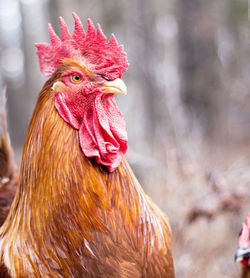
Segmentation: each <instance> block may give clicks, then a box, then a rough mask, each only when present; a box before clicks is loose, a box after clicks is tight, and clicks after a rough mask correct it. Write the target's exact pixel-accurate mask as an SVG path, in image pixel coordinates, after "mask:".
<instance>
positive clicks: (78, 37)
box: [36, 13, 128, 80]
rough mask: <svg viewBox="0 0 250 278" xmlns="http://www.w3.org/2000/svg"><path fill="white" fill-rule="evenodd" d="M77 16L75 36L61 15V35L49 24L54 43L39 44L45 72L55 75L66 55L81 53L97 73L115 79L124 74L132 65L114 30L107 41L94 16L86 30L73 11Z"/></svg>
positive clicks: (41, 68)
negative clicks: (129, 65) (71, 33)
mask: <svg viewBox="0 0 250 278" xmlns="http://www.w3.org/2000/svg"><path fill="white" fill-rule="evenodd" d="M73 17H74V20H75V29H74V33H73V35H72V36H71V35H70V33H69V30H68V27H67V25H66V23H65V21H64V19H63V18H62V17H59V21H60V25H61V39H60V38H59V37H58V36H57V35H56V33H55V31H54V29H53V27H52V26H51V24H49V25H48V29H49V36H50V41H51V44H49V43H37V44H36V47H37V55H38V58H39V63H40V70H41V72H43V73H44V74H45V75H52V74H53V73H54V72H55V71H56V70H57V68H58V66H59V65H60V64H61V62H62V60H63V59H64V58H73V59H74V58H75V59H81V57H85V58H86V59H87V61H88V63H90V64H91V65H92V66H93V67H94V70H95V72H96V73H98V74H101V75H105V76H106V77H107V78H109V79H111V80H112V79H115V78H118V77H121V76H122V74H123V73H124V72H125V71H126V70H127V68H128V61H127V55H126V53H125V52H124V51H123V46H122V45H120V46H119V45H118V43H117V41H116V38H115V36H114V35H113V34H112V35H111V37H110V39H109V41H108V42H107V40H106V37H105V35H104V34H103V32H102V29H101V26H100V25H99V24H97V29H95V26H94V24H93V22H92V20H91V19H88V30H87V33H86V34H85V31H84V28H83V26H82V23H81V21H80V19H79V17H78V16H77V14H76V13H73Z"/></svg>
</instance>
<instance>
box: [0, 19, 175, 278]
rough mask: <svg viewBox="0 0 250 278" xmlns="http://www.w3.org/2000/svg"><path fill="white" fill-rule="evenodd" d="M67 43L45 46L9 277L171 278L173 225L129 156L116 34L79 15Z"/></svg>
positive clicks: (3, 254) (8, 250) (4, 243)
mask: <svg viewBox="0 0 250 278" xmlns="http://www.w3.org/2000/svg"><path fill="white" fill-rule="evenodd" d="M73 17H74V20H75V28H74V32H73V35H72V36H71V35H70V34H69V31H68V28H67V25H66V23H65V21H64V20H63V18H61V17H60V18H59V20H60V25H61V38H59V37H58V36H57V35H56V33H55V32H54V30H53V28H52V26H51V25H50V24H49V27H48V29H49V35H50V40H51V43H50V44H48V43H38V44H36V47H37V54H38V58H39V63H40V69H41V71H42V72H43V73H44V74H45V75H47V76H50V78H49V79H48V81H47V82H46V83H45V85H44V87H43V89H42V90H41V92H40V94H39V96H38V100H37V104H36V107H35V110H34V113H33V116H32V119H31V122H30V125H29V129H28V132H27V137H26V141H25V145H24V150H23V157H22V163H21V169H20V179H19V184H18V189H17V193H16V195H15V198H14V201H13V203H12V206H11V208H10V212H9V214H8V217H7V219H6V221H5V223H4V224H3V225H2V227H1V228H0V258H1V264H2V269H3V270H2V273H3V274H2V275H3V276H2V277H53V278H55V277H135V278H136V277H166V278H173V277H174V267H173V259H172V252H171V248H172V247H171V245H172V239H171V231H170V227H169V224H168V220H167V218H166V216H165V215H164V214H163V213H162V212H161V211H160V210H159V209H158V208H157V206H156V205H155V204H154V203H153V202H152V201H151V200H150V199H149V198H148V197H147V196H146V195H145V193H144V192H143V190H142V188H141V186H140V184H139V183H138V181H137V179H136V177H135V176H134V174H133V172H132V170H131V168H130V167H129V165H128V163H127V161H126V159H125V158H124V155H125V153H126V150H127V133H126V128H125V122H124V119H123V116H122V114H121V112H120V111H119V109H118V107H117V105H116V102H115V99H114V95H115V94H126V93H127V90H126V86H125V84H124V83H123V81H122V80H121V77H122V74H123V73H124V72H125V71H126V70H127V68H128V62H127V57H126V53H125V52H124V51H123V47H122V46H119V45H118V43H117V41H116V38H115V36H114V35H111V37H110V39H109V40H108V41H107V40H106V37H105V35H104V34H103V32H102V30H101V27H100V25H99V24H98V25H97V28H96V29H95V27H94V25H93V22H92V21H91V20H90V19H89V20H88V30H87V32H86V33H85V31H84V28H83V26H82V23H81V21H80V19H79V17H78V16H77V15H76V14H75V13H73Z"/></svg>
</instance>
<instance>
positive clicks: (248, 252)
mask: <svg viewBox="0 0 250 278" xmlns="http://www.w3.org/2000/svg"><path fill="white" fill-rule="evenodd" d="M249 257H250V248H247V249H242V248H239V249H238V250H237V251H236V254H235V257H234V259H235V261H236V262H237V263H238V262H241V261H244V260H245V259H247V258H249Z"/></svg>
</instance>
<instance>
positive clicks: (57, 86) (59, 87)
mask: <svg viewBox="0 0 250 278" xmlns="http://www.w3.org/2000/svg"><path fill="white" fill-rule="evenodd" d="M51 89H52V90H53V91H54V92H55V93H63V92H65V91H66V90H67V87H66V86H65V84H64V83H63V82H62V81H56V82H55V83H54V84H53V86H52V87H51Z"/></svg>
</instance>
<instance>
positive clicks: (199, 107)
mask: <svg viewBox="0 0 250 278" xmlns="http://www.w3.org/2000/svg"><path fill="white" fill-rule="evenodd" d="M177 9H178V10H177V14H178V20H179V68H180V75H181V96H182V99H183V102H184V104H185V106H186V108H187V110H188V112H189V113H190V114H189V115H190V116H191V120H192V121H194V122H193V124H194V125H195V124H197V120H198V123H199V124H200V125H201V126H202V129H203V131H205V135H207V134H210V135H212V134H213V132H214V131H215V127H216V124H217V120H218V118H219V114H220V110H219V106H218V105H217V103H218V101H219V89H220V88H219V87H220V85H219V81H220V80H219V71H218V68H219V64H218V58H217V52H216V45H215V31H216V30H215V24H214V18H213V15H214V9H213V1H204V0H203V1H202V0H189V1H186V0H178V5H177Z"/></svg>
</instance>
